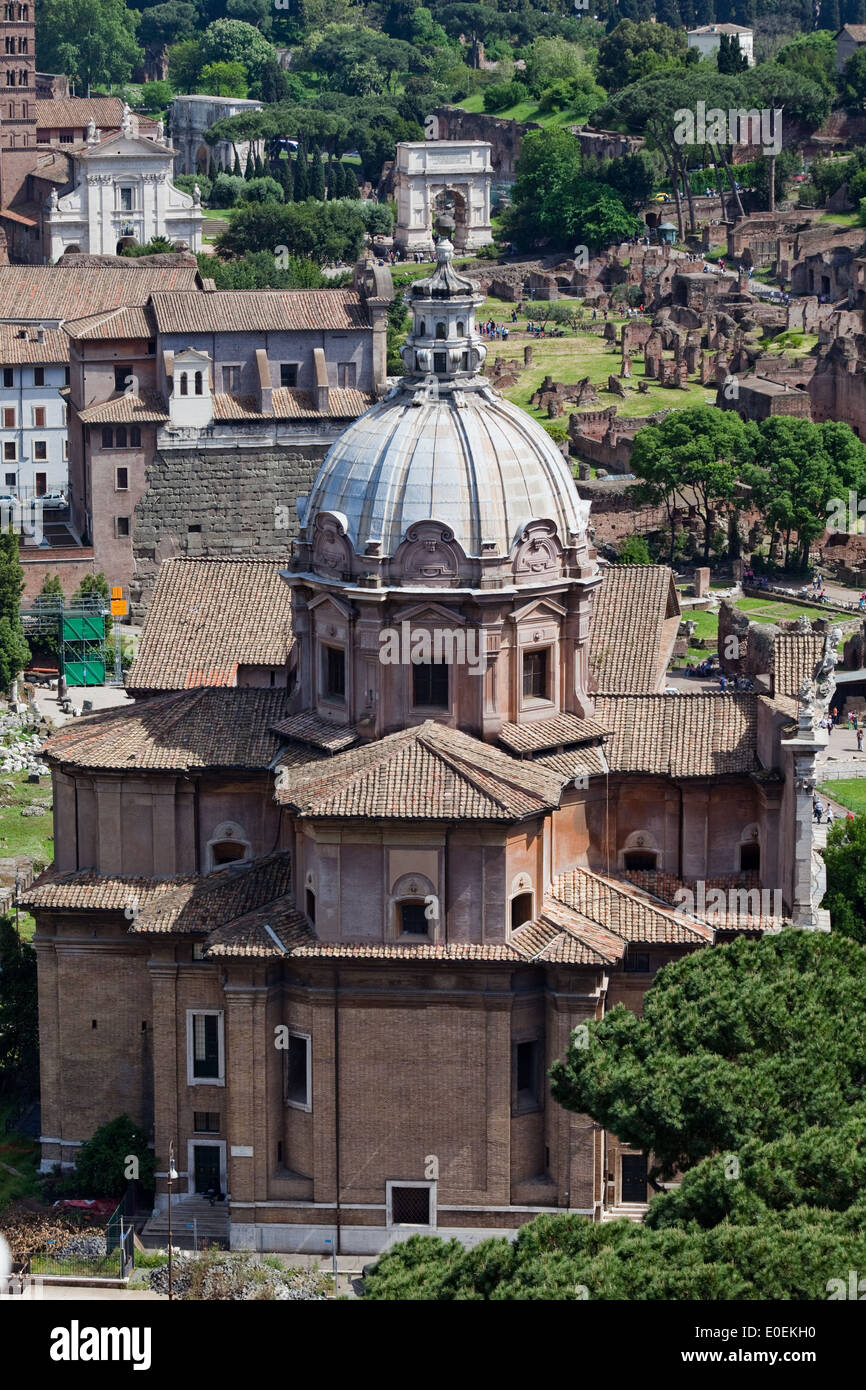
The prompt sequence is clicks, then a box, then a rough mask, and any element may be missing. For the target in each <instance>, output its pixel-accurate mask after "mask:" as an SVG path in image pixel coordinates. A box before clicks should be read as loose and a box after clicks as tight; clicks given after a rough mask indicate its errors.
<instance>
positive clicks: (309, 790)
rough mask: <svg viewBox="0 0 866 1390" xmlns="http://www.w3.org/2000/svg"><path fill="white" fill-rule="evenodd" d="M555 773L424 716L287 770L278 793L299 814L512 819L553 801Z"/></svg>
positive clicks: (558, 781) (556, 785) (557, 784)
mask: <svg viewBox="0 0 866 1390" xmlns="http://www.w3.org/2000/svg"><path fill="white" fill-rule="evenodd" d="M560 788H561V779H560V778H559V777H558V776H556V775H555V774H553V773H552V772H551V771H550V770H549V769H547V768H541V767H539V766H538V765H537V764H536V763H533V762H528V761H518V760H517V759H515V758H512V757H510V756H509V755H508V754H507V753H503V752H501V751H500V750H499V749H496V748H491V747H490V746H489V745H488V744H485V743H482V742H480V740H478V739H475V738H470V737H469V735H468V734H463V733H460V732H458V731H457V730H456V729H451V728H448V727H447V726H445V725H442V724H437V723H436V722H435V721H434V720H427V721H425V723H423V724H419V725H417V726H416V727H415V728H411V729H403V730H401V731H400V732H399V733H396V734H389V735H388V736H387V737H386V738H383V739H379V740H378V741H377V742H375V743H368V744H364V745H362V746H361V747H360V748H353V749H350V750H349V751H348V752H345V753H338V754H336V755H335V756H334V757H333V758H329V759H328V760H327V762H324V763H320V764H319V765H317V766H312V765H311V766H310V767H307V768H299V769H297V770H295V771H289V772H288V773H287V775H286V777H285V779H284V782H283V785H282V786H281V787H280V788H279V789H278V791H277V800H278V801H279V802H281V803H282V804H284V805H288V806H292V807H293V808H294V809H295V810H296V811H297V812H298V814H300V815H303V816H315V817H328V818H330V817H340V818H352V819H356V818H359V817H361V818H364V817H368V816H373V817H376V818H384V819H395V820H493V821H515V820H522V819H523V818H524V817H527V816H532V815H536V814H538V813H539V812H540V811H545V810H548V809H551V808H553V807H555V806H557V805H558V804H559V796H560Z"/></svg>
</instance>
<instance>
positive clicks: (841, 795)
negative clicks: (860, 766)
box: [818, 777, 866, 815]
mask: <svg viewBox="0 0 866 1390" xmlns="http://www.w3.org/2000/svg"><path fill="white" fill-rule="evenodd" d="M818 791H819V792H820V793H821V794H822V795H823V796H829V798H830V800H831V801H838V803H839V805H840V806H847V808H848V810H849V811H853V812H854V813H855V814H856V815H862V814H863V813H864V812H866V777H843V778H840V779H839V781H838V782H822V783H821V785H820V786H819V788H818Z"/></svg>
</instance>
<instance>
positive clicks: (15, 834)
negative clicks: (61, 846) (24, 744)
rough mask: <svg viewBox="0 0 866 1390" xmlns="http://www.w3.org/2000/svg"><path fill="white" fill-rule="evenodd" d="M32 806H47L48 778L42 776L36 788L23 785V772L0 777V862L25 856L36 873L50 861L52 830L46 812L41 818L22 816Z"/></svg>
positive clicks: (24, 781) (48, 795) (51, 858)
mask: <svg viewBox="0 0 866 1390" xmlns="http://www.w3.org/2000/svg"><path fill="white" fill-rule="evenodd" d="M10 784H11V785H10ZM33 802H41V803H43V804H44V805H45V806H46V807H48V806H50V805H51V781H50V778H48V777H47V776H44V777H43V779H42V781H41V783H40V784H39V785H38V786H37V785H36V784H35V783H30V782H28V781H27V774H26V772H6V773H0V858H4V859H5V858H7V857H8V856H11V855H15V854H26V855H27V856H28V858H30V859H32V860H33V861H34V863H35V864H36V866H37V871H38V869H40V868H43V867H44V866H45V865H46V864H50V863H51V862H52V860H53V859H54V836H53V834H52V830H53V828H54V827H53V821H52V817H51V812H50V811H49V810H47V809H46V811H45V814H44V815H43V816H22V814H21V811H22V808H23V807H25V806H30V805H32V803H33Z"/></svg>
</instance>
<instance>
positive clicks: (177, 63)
mask: <svg viewBox="0 0 866 1390" xmlns="http://www.w3.org/2000/svg"><path fill="white" fill-rule="evenodd" d="M203 66H204V58H203V57H202V50H201V44H200V42H199V40H198V39H181V40H180V41H179V42H178V43H173V44H172V45H171V47H170V48H169V50H168V80H169V82H170V83H171V85H172V87H173V88H174V90H175V91H176V92H185V93H191V92H195V91H196V89H197V88H198V84H199V78H200V77H201V70H202V67H203Z"/></svg>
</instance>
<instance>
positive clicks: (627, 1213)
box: [601, 1203, 649, 1226]
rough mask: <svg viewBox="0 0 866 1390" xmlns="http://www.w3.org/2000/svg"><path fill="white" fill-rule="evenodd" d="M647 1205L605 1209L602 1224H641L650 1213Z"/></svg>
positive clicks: (602, 1214)
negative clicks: (632, 1222)
mask: <svg viewBox="0 0 866 1390" xmlns="http://www.w3.org/2000/svg"><path fill="white" fill-rule="evenodd" d="M648 1209H649V1208H648V1205H647V1203H641V1204H640V1205H637V1204H635V1205H634V1206H627V1207H604V1208H603V1209H602V1213H601V1224H602V1226H604V1225H605V1223H606V1222H608V1221H622V1220H625V1221H637V1222H638V1223H640V1222H641V1221H643V1219H644V1217H645V1216H646V1214H647V1211H648Z"/></svg>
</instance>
